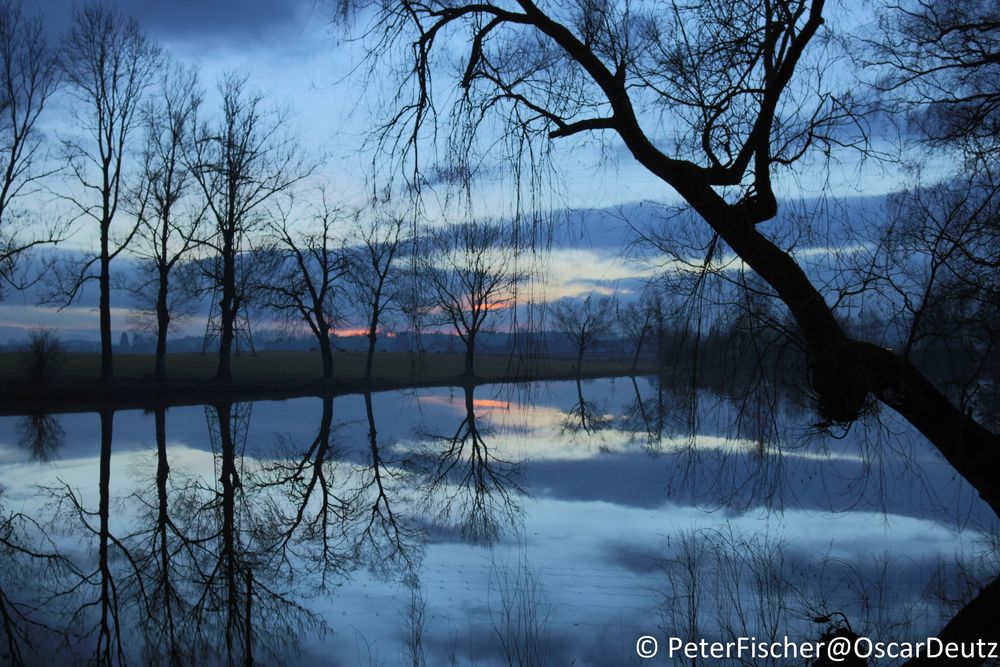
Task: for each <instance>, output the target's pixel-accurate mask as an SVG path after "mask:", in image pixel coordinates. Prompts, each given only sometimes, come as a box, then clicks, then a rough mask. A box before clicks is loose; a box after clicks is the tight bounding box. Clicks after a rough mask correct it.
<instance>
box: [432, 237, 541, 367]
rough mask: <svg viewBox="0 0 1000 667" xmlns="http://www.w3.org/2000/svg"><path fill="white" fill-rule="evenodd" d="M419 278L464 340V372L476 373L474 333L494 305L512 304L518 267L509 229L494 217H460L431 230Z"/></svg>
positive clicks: (475, 334)
mask: <svg viewBox="0 0 1000 667" xmlns="http://www.w3.org/2000/svg"><path fill="white" fill-rule="evenodd" d="M426 250H427V252H426V254H423V255H421V262H422V277H423V278H424V280H426V283H427V285H428V286H429V292H430V296H431V299H432V301H433V303H434V305H435V306H436V307H437V308H438V309H440V311H441V314H442V319H443V321H444V323H446V324H448V325H450V326H451V327H452V328H453V329H454V330H455V333H456V335H458V337H459V338H460V339H461V340H462V342H463V343H465V370H464V371H463V375H464V376H465V377H470V378H471V377H474V376H475V355H476V338H477V336H478V335H479V333H480V332H481V331H482V330H483V328H484V326H485V325H486V324H487V323H488V322H489V321H490V320H491V319H493V317H494V313H495V312H496V311H497V310H501V309H503V308H507V307H509V306H511V305H512V304H513V299H514V294H513V291H514V288H515V286H516V285H517V284H518V283H519V282H520V281H521V280H522V278H523V276H522V275H521V274H520V273H519V272H518V271H517V268H516V265H515V262H514V259H515V257H514V255H515V248H514V245H513V243H512V239H511V237H510V235H509V234H507V233H506V231H505V230H504V228H503V227H502V226H501V225H500V224H499V223H495V222H463V223H459V224H455V225H451V226H449V227H447V228H444V229H441V230H438V231H436V232H434V233H433V234H432V235H431V238H430V239H429V247H428V248H427V249H426Z"/></svg>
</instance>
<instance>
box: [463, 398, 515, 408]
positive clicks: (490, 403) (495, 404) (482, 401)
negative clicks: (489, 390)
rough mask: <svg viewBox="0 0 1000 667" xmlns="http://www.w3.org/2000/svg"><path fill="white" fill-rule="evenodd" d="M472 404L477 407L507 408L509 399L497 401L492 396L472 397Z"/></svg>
mask: <svg viewBox="0 0 1000 667" xmlns="http://www.w3.org/2000/svg"><path fill="white" fill-rule="evenodd" d="M472 405H473V406H475V407H477V408H500V409H501V410H509V409H510V402H509V401H498V400H495V399H492V398H474V399H472Z"/></svg>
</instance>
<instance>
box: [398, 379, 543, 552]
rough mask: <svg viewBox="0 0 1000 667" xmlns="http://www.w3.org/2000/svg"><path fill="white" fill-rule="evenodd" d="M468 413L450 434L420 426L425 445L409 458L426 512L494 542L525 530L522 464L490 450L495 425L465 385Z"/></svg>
mask: <svg viewBox="0 0 1000 667" xmlns="http://www.w3.org/2000/svg"><path fill="white" fill-rule="evenodd" d="M462 393H463V397H464V403H463V407H464V412H462V414H461V419H460V420H459V422H458V426H457V427H455V428H454V430H453V431H452V432H451V433H450V434H443V433H441V432H435V431H430V430H424V429H421V436H422V437H421V440H422V444H421V446H420V447H419V448H418V450H417V451H416V452H414V454H413V456H412V457H411V459H410V460H409V462H408V467H409V468H410V469H411V470H413V471H414V472H415V473H417V475H418V476H419V482H418V483H419V486H420V489H421V495H422V499H423V507H424V509H425V511H426V516H427V517H428V518H431V519H432V520H434V521H436V522H438V523H439V524H440V526H442V527H445V528H451V527H456V528H457V531H458V533H459V534H460V535H461V537H462V538H463V539H466V540H471V541H473V542H483V543H486V544H492V543H493V542H495V541H496V540H497V539H498V538H500V537H501V536H502V535H503V534H504V533H505V532H507V531H510V532H517V531H518V530H519V529H520V524H521V516H522V508H521V504H520V497H521V496H523V495H524V489H523V487H522V485H521V484H522V483H521V477H522V469H523V462H522V461H517V460H513V459H508V458H504V457H502V456H500V455H498V454H497V452H496V450H495V449H493V448H491V445H490V442H489V441H490V438H491V437H492V436H493V435H494V430H493V427H492V425H490V424H487V425H485V426H482V425H481V422H480V419H479V417H477V415H476V407H477V404H476V399H475V388H474V387H472V386H469V385H467V386H465V387H464V388H463V391H462Z"/></svg>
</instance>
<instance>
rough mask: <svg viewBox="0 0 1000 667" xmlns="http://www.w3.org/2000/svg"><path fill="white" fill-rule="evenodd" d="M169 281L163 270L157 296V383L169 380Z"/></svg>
mask: <svg viewBox="0 0 1000 667" xmlns="http://www.w3.org/2000/svg"><path fill="white" fill-rule="evenodd" d="M167 281H168V278H167V274H166V273H165V272H164V271H163V270H162V268H161V270H160V285H159V289H158V290H157V294H156V359H155V361H154V366H153V377H154V378H155V379H156V381H157V382H165V381H166V380H167V330H168V329H169V327H170V312H169V310H170V309H169V306H168V303H167V290H168V282H167Z"/></svg>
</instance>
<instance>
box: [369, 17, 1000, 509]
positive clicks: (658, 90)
mask: <svg viewBox="0 0 1000 667" xmlns="http://www.w3.org/2000/svg"><path fill="white" fill-rule="evenodd" d="M360 4H361V5H362V6H363V7H369V6H374V10H375V11H376V12H378V14H377V15H378V17H379V18H378V19H377V20H380V21H381V23H380V24H379V27H380V31H379V34H380V35H381V36H382V40H381V42H380V43H379V44H378V49H382V50H384V49H385V48H386V47H388V46H391V45H392V44H398V45H400V46H404V45H405V46H406V48H411V49H412V51H411V54H412V56H411V57H412V58H413V60H414V62H413V67H412V69H410V70H409V71H408V74H407V75H406V76H407V79H406V81H404V82H403V85H402V87H401V88H400V89H399V90H401V91H404V92H406V91H411V92H412V96H410V97H406V98H404V99H402V100H401V101H400V102H399V105H398V106H397V108H396V109H395V110H394V111H395V113H394V114H393V115H392V117H391V118H390V120H389V122H388V124H387V125H386V126H385V127H384V128H383V134H384V135H390V136H395V137H398V138H399V139H401V140H402V141H401V142H396V143H393V142H388V141H387V142H383V143H384V145H390V144H392V145H393V146H403V147H404V150H407V151H408V152H409V155H410V157H411V158H412V159H414V160H416V159H417V156H418V153H417V149H418V147H419V145H420V142H421V140H422V137H423V136H424V135H423V131H424V130H432V129H433V128H432V127H431V125H432V124H433V122H434V121H435V119H437V118H439V117H440V116H439V115H438V114H436V113H435V108H434V104H435V102H436V101H437V100H439V99H440V96H439V95H436V94H435V91H434V88H433V82H434V81H438V80H440V79H437V78H434V77H433V76H432V74H433V73H435V72H436V71H437V64H438V62H439V60H438V58H437V57H436V56H437V55H439V54H440V52H443V50H445V49H449V54H452V55H454V51H453V50H451V49H452V47H455V46H456V45H457V43H456V42H454V41H451V40H449V39H448V38H449V37H452V36H457V37H458V38H459V39H462V40H463V41H462V42H461V44H462V45H463V46H462V48H463V50H464V62H465V66H464V67H463V68H461V75H460V78H459V79H458V80H457V81H455V83H457V84H458V86H459V94H458V95H457V97H456V101H457V102H456V103H457V105H458V111H459V113H456V114H455V115H453V116H451V118H459V119H461V118H465V119H468V122H467V123H466V124H465V125H464V126H462V127H460V128H459V130H458V131H459V132H460V133H461V132H466V133H469V132H471V133H472V134H473V135H474V134H475V133H476V132H477V131H478V129H481V128H484V127H485V124H483V123H482V122H481V119H482V117H483V115H484V114H487V113H492V114H494V115H497V114H499V115H501V116H502V117H503V119H504V120H506V121H507V122H508V127H509V131H510V132H511V133H514V134H515V135H516V136H519V137H524V138H525V140H526V142H525V145H533V144H532V141H533V140H541V141H546V140H551V141H555V140H560V139H563V138H566V137H570V136H574V135H578V134H587V135H590V136H596V137H602V138H607V139H609V140H612V139H614V140H617V141H619V142H620V144H621V145H622V146H623V147H624V149H625V150H626V151H627V153H628V154H630V155H631V156H632V157H633V158H634V159H635V160H636V161H637V162H638V163H639V164H640V165H641V166H643V167H644V168H645V169H647V170H648V171H649V172H650V173H651V174H652V175H654V176H655V177H657V178H658V179H660V180H661V181H663V183H664V184H665V185H668V186H670V187H671V188H672V189H673V190H675V191H676V192H677V193H678V194H679V195H680V196H681V197H682V198H683V199H684V201H686V202H687V204H688V205H689V206H690V207H691V209H693V211H694V212H695V213H696V214H697V215H698V216H699V217H700V219H701V220H702V221H703V222H704V224H705V225H707V228H708V229H709V230H710V232H711V234H712V237H713V239H714V242H713V243H712V244H711V246H710V247H711V249H712V250H713V251H715V252H720V253H721V251H722V247H720V246H722V245H723V244H724V245H725V246H728V248H729V249H731V250H732V252H733V253H734V254H735V255H736V256H737V257H738V258H739V259H740V260H741V261H742V263H743V266H745V267H746V268H747V269H749V270H751V271H753V272H755V273H756V274H757V275H758V276H760V278H761V279H762V280H763V281H764V283H765V284H766V285H767V286H768V288H769V290H771V291H772V292H773V294H774V296H775V298H777V299H778V300H780V301H781V302H783V303H784V305H785V306H786V307H787V309H788V311H789V313H790V315H791V319H792V321H793V322H794V325H795V327H796V329H797V335H798V336H800V337H801V340H802V344H803V347H804V349H805V350H806V352H807V354H808V357H809V370H810V372H809V378H808V380H809V384H810V385H811V388H812V390H813V392H814V396H815V405H816V407H817V409H818V411H819V413H820V415H821V416H822V418H823V419H824V420H825V421H827V422H836V423H852V422H854V421H856V420H857V419H859V418H860V416H861V415H862V414H863V413H864V412H865V410H866V408H867V407H869V405H870V401H871V397H872V396H874V397H875V398H876V399H877V400H879V401H881V402H882V403H883V404H884V405H886V406H887V407H889V408H890V409H892V410H895V411H896V412H898V413H899V414H900V415H902V417H903V418H904V419H906V420H908V421H909V422H910V423H911V424H912V425H913V426H915V427H916V428H917V429H918V430H919V431H920V432H921V433H923V434H924V435H925V436H926V437H927V438H928V439H929V440H930V441H931V442H933V443H934V444H935V445H936V446H937V448H938V449H939V451H941V453H942V454H943V455H944V456H945V458H946V459H947V460H948V461H949V463H951V464H952V465H953V466H954V467H955V468H956V470H957V471H958V472H959V473H960V474H962V475H963V476H964V477H965V478H966V479H967V480H969V482H970V483H971V484H972V485H973V486H974V487H975V488H976V489H977V491H978V492H979V493H980V494H981V496H982V497H983V499H984V500H985V501H986V502H988V503H989V504H990V506H991V507H992V508H993V509H994V510H996V511H998V512H1000V488H998V487H997V485H996V484H994V483H993V481H992V480H994V479H995V478H996V477H997V475H998V474H1000V453H998V452H1000V447H998V446H997V436H996V435H995V434H993V433H991V432H989V431H988V430H987V429H985V428H984V427H983V426H982V425H981V424H979V423H978V422H976V421H975V419H974V418H973V417H972V416H970V415H967V414H965V413H964V412H962V410H960V409H959V408H958V407H957V406H955V405H953V404H952V403H951V401H949V400H948V399H947V397H946V396H945V395H944V394H943V393H942V392H941V391H940V389H938V388H937V387H936V386H935V385H934V384H933V383H932V382H931V381H930V380H929V379H928V378H927V377H926V376H925V375H924V374H923V373H922V372H921V371H920V369H919V368H917V367H916V366H915V365H914V364H913V363H912V362H911V361H910V360H908V359H906V358H905V357H902V356H900V355H899V354H897V353H895V352H893V351H891V350H888V349H886V348H884V347H882V346H880V345H877V344H874V343H871V342H867V341H862V340H858V339H855V338H852V337H851V336H850V335H849V334H848V332H847V331H845V329H844V327H843V326H842V325H841V323H840V321H838V319H837V317H835V315H834V311H833V308H832V307H831V305H830V303H829V302H828V301H827V299H826V298H825V296H824V294H823V292H822V291H821V288H817V287H816V285H814V284H813V282H812V281H811V280H810V279H809V277H808V276H807V274H806V272H805V271H804V270H803V268H802V266H800V264H799V263H798V262H797V260H796V259H795V257H794V256H793V254H792V252H791V248H790V247H789V246H788V245H786V244H785V243H783V242H782V241H779V240H776V239H775V238H773V237H772V236H771V235H769V234H768V233H767V231H766V230H767V226H766V225H765V223H766V222H767V221H769V220H771V219H773V218H774V217H775V215H776V214H777V210H778V200H777V197H776V195H775V192H774V187H773V180H774V177H775V175H776V173H778V172H780V171H782V170H786V169H789V168H793V167H794V166H795V165H797V164H802V160H803V159H804V158H806V157H808V156H810V155H816V156H819V157H820V158H822V155H823V153H824V152H826V153H827V154H828V153H829V152H830V151H832V150H834V149H841V148H843V147H844V146H849V147H852V148H858V149H860V150H862V151H869V149H870V146H869V144H868V143H867V141H868V140H867V133H866V132H865V131H864V130H865V127H864V125H863V123H862V121H861V120H860V119H859V117H858V116H857V115H856V113H855V110H854V104H853V96H852V93H851V92H850V91H849V90H845V91H841V92H837V91H833V90H831V89H829V88H828V86H827V82H828V80H829V79H828V78H824V76H823V75H824V73H825V72H826V66H827V62H826V61H825V58H826V57H827V55H828V54H829V53H830V52H829V51H823V50H820V49H818V48H810V47H811V46H812V45H813V43H814V42H818V41H819V40H818V39H816V38H817V35H819V34H820V33H821V31H822V30H823V26H824V23H825V18H824V16H823V12H824V7H825V3H824V1H823V0H742V1H740V2H731V1H728V0H727V1H722V0H709V1H707V2H699V3H693V4H687V5H677V4H675V5H673V6H670V7H667V8H664V7H662V6H659V5H648V6H642V7H638V6H636V5H634V4H633V3H628V2H604V3H569V4H558V3H557V4H551V5H545V6H540V5H538V4H536V3H535V2H533V1H532V0H511V1H510V2H502V3H491V2H487V3H468V2H464V1H462V0H458V1H453V0H439V1H435V2H431V3H423V2H412V1H411V0H376V1H373V2H363V1H362V2H361V3H360ZM445 44H448V46H444V45H445ZM827 44H828V45H829V44H831V42H827ZM663 127H669V128H672V130H673V131H674V132H675V134H673V135H672V136H671V137H670V138H669V139H663V138H660V137H658V136H657V135H655V134H654V133H653V132H654V130H653V129H652V128H663ZM483 144H487V145H495V144H494V142H483ZM478 145H482V144H479V143H477V142H476V141H473V140H467V141H464V142H461V149H462V150H463V151H469V150H472V149H473V148H474V147H476V146H478ZM418 168H419V167H418ZM783 246H784V247H783Z"/></svg>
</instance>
